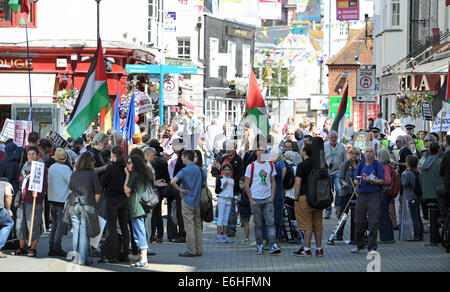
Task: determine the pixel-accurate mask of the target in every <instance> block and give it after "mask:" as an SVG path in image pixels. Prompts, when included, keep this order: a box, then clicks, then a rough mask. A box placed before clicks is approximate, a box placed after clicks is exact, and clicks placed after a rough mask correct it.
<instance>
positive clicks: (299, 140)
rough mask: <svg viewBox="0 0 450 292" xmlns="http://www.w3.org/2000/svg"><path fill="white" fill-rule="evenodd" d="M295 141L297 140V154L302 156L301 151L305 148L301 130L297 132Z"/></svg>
mask: <svg viewBox="0 0 450 292" xmlns="http://www.w3.org/2000/svg"><path fill="white" fill-rule="evenodd" d="M295 140H297V146H298V147H297V153H298V154H299V155H300V150H301V149H302V148H303V132H302V130H300V129H297V130H296V131H295Z"/></svg>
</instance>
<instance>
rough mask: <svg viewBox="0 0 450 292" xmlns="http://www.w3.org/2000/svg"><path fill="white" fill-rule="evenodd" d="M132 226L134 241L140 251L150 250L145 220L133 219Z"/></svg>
mask: <svg viewBox="0 0 450 292" xmlns="http://www.w3.org/2000/svg"><path fill="white" fill-rule="evenodd" d="M131 225H132V226H133V235H134V241H135V242H136V245H137V246H138V248H139V250H143V249H148V244H147V232H146V229H145V218H142V217H138V218H131Z"/></svg>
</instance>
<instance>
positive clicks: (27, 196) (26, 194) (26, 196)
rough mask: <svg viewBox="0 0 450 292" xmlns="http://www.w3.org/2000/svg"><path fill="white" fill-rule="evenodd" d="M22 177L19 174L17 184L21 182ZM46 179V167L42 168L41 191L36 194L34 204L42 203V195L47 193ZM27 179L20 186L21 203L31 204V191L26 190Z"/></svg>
mask: <svg viewBox="0 0 450 292" xmlns="http://www.w3.org/2000/svg"><path fill="white" fill-rule="evenodd" d="M23 179H24V177H23V175H22V174H20V176H19V185H20V184H21V183H22V181H23ZM47 180H48V171H47V168H44V184H43V186H42V192H41V193H38V194H37V198H36V204H42V203H43V202H44V195H45V194H46V193H47V188H48V185H47ZM29 182H30V181H29V180H27V183H26V184H25V185H23V186H22V192H21V196H22V200H21V203H24V204H33V192H32V191H29V190H28V185H29Z"/></svg>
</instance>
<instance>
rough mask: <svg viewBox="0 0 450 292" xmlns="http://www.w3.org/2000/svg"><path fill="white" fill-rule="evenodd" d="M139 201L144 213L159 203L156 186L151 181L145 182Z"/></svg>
mask: <svg viewBox="0 0 450 292" xmlns="http://www.w3.org/2000/svg"><path fill="white" fill-rule="evenodd" d="M139 203H140V204H141V206H142V209H144V212H145V213H146V214H148V213H150V212H151V211H152V209H153V208H154V207H155V206H156V205H157V204H158V203H159V197H158V192H157V191H156V188H155V186H154V185H153V182H152V181H148V182H147V183H146V184H145V191H144V193H143V194H142V197H141V199H140V200H139Z"/></svg>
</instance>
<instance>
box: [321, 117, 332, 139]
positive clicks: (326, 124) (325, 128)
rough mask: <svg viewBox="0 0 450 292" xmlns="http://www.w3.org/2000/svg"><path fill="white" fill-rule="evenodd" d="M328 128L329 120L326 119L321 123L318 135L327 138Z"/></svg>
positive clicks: (329, 127)
mask: <svg viewBox="0 0 450 292" xmlns="http://www.w3.org/2000/svg"><path fill="white" fill-rule="evenodd" d="M330 129H331V120H330V119H327V120H326V121H325V123H324V124H323V128H322V130H321V131H320V136H322V138H323V139H324V140H327V138H328V135H329V134H330Z"/></svg>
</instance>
